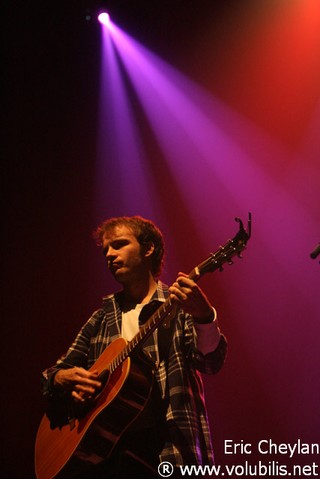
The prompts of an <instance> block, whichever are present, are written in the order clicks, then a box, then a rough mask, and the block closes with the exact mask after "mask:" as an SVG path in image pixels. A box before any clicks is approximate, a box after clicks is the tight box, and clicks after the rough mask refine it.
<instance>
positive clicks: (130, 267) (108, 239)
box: [102, 226, 149, 284]
mask: <svg viewBox="0 0 320 479" xmlns="http://www.w3.org/2000/svg"><path fill="white" fill-rule="evenodd" d="M102 249H103V254H104V256H105V258H106V260H107V264H108V268H109V269H110V271H111V273H112V275H113V276H114V278H115V279H116V280H117V281H119V283H122V284H126V283H129V282H130V281H133V280H135V279H138V278H139V277H140V276H141V275H142V274H143V273H144V272H145V271H147V270H148V269H149V261H147V256H148V255H147V253H144V252H143V251H142V247H141V245H140V243H139V242H138V240H137V238H136V237H135V235H134V233H133V232H132V231H131V229H129V228H127V227H126V226H116V227H115V228H114V229H113V230H112V231H110V232H108V233H105V234H104V236H103V241H102Z"/></svg>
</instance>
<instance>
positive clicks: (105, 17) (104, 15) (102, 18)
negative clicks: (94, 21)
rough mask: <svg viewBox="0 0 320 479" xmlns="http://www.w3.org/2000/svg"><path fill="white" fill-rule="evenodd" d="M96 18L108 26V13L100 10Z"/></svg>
mask: <svg viewBox="0 0 320 479" xmlns="http://www.w3.org/2000/svg"><path fill="white" fill-rule="evenodd" d="M98 20H99V22H100V23H102V24H103V25H105V26H108V25H109V24H110V15H109V14H108V13H107V12H102V13H100V14H99V16H98Z"/></svg>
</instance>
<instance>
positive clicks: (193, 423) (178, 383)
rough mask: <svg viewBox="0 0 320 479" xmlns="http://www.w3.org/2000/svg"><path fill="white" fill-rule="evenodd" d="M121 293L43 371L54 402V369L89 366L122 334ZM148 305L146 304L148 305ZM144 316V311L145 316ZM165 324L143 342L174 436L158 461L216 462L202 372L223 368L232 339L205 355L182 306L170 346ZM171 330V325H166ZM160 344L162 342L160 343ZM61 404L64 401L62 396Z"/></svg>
mask: <svg viewBox="0 0 320 479" xmlns="http://www.w3.org/2000/svg"><path fill="white" fill-rule="evenodd" d="M119 294H120V295H121V293H118V294H112V295H109V296H107V297H106V298H104V300H103V304H102V307H101V309H99V310H97V311H95V312H94V313H93V315H92V316H91V318H90V319H89V320H88V321H87V323H86V324H85V325H84V326H83V327H82V329H81V330H80V332H79V334H78V335H77V337H76V339H75V341H74V343H73V344H72V345H71V347H70V348H69V350H68V351H67V353H66V355H65V356H64V357H63V358H61V359H60V360H59V361H57V363H56V365H55V366H53V367H51V368H49V369H47V370H46V371H44V372H43V374H42V386H43V393H44V395H45V396H47V397H48V398H49V399H50V398H51V400H53V401H51V403H55V404H57V401H56V400H54V399H57V398H56V397H55V394H56V393H55V391H54V389H53V388H52V379H53V375H54V373H55V372H56V371H57V369H60V368H69V367H73V366H81V367H84V368H86V369H89V368H90V367H91V366H92V365H93V364H94V363H95V362H96V360H97V359H98V357H99V356H100V355H101V353H102V352H103V350H104V349H105V348H106V347H107V346H108V345H109V344H110V343H111V342H112V341H114V340H115V339H116V338H118V337H120V336H121V319H122V312H121V307H120V303H119ZM168 294H169V293H168V288H167V286H166V285H164V284H163V283H161V282H160V281H159V282H158V287H157V290H156V292H155V294H154V295H153V297H152V299H151V301H150V303H149V305H150V304H153V303H154V302H155V301H157V302H160V303H162V302H164V301H165V300H166V298H167V297H168ZM147 307H148V305H146V306H145V308H147ZM140 316H141V315H140ZM164 329H165V328H164V327H163V326H160V327H159V328H158V330H156V331H155V332H154V333H153V335H152V336H151V337H150V338H148V339H147V340H146V342H145V343H144V344H143V350H144V351H146V352H148V353H149V355H151V357H152V359H153V361H154V363H155V365H156V368H155V379H156V382H157V384H158V387H159V391H160V395H161V398H162V400H163V404H165V408H166V411H165V421H166V426H167V429H168V431H169V437H170V440H169V441H167V442H166V444H165V446H164V448H163V450H162V452H161V454H160V457H159V462H161V461H169V462H171V463H172V464H174V465H176V466H179V465H183V464H203V465H205V464H208V465H210V464H212V463H213V452H212V446H211V438H210V431H209V426H208V419H207V413H206V408H205V402H204V395H203V385H202V379H201V373H207V374H214V373H216V372H218V371H219V369H220V368H221V367H222V365H223V362H224V359H225V355H226V350H227V343H226V340H225V338H224V336H223V335H221V339H220V342H219V345H218V347H217V348H216V349H215V351H213V352H211V353H208V354H206V355H205V356H204V355H203V354H202V353H201V352H200V351H198V350H197V335H196V331H195V328H194V325H193V320H192V317H191V316H190V315H188V314H186V313H184V312H183V311H182V310H181V309H179V310H177V313H176V318H175V320H174V321H172V331H171V333H170V334H171V336H170V338H168V337H167V340H166V341H165V347H162V349H161V347H160V350H161V351H162V353H163V354H162V355H163V357H160V355H161V353H160V355H159V347H158V346H159V343H161V341H160V339H161V335H162V334H163V333H162V331H163V330H164ZM167 331H168V329H167ZM160 346H161V344H160ZM58 403H59V401H58Z"/></svg>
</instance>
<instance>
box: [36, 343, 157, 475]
mask: <svg viewBox="0 0 320 479" xmlns="http://www.w3.org/2000/svg"><path fill="white" fill-rule="evenodd" d="M125 345H126V341H125V340H124V339H122V338H118V339H116V340H115V341H114V342H113V343H111V345H110V346H109V347H108V348H107V349H105V351H104V352H103V353H102V354H101V356H100V357H99V358H98V360H97V361H96V363H95V364H94V366H93V367H92V368H91V369H92V370H93V369H97V370H98V373H99V374H100V373H102V372H103V371H105V370H106V369H108V365H110V363H111V362H112V360H113V359H114V358H115V357H116V356H117V355H118V354H119V353H120V352H121V351H122V350H123V348H124V347H125ZM152 382H153V371H152V369H151V368H150V365H148V366H147V365H145V364H143V363H141V364H140V363H138V362H135V361H132V360H131V358H130V357H128V358H127V359H125V361H123V362H122V363H121V364H120V365H119V366H118V367H117V368H116V369H115V370H114V372H113V373H112V374H110V376H109V378H108V380H107V382H106V384H105V386H104V387H103V389H102V390H101V392H100V393H99V395H98V396H97V397H96V398H95V399H94V401H93V403H92V407H90V408H88V410H87V411H86V412H85V413H84V414H82V415H81V416H80V417H78V418H75V419H74V421H72V422H70V424H66V425H64V426H62V427H56V428H54V429H52V428H51V425H50V420H49V419H48V417H47V416H46V415H44V417H43V418H42V421H41V423H40V426H39V429H38V433H37V437H36V446H35V470H36V476H37V479H52V478H54V477H55V476H56V475H57V474H58V473H59V472H60V471H61V470H62V469H63V468H64V467H65V466H66V464H67V463H68V462H69V460H70V459H71V457H72V456H75V457H79V458H81V457H83V458H85V459H86V460H90V461H91V462H94V463H97V462H100V461H101V460H103V459H106V458H108V457H109V456H110V454H111V452H112V450H113V448H114V447H115V445H116V444H117V442H118V440H119V439H120V437H121V436H122V434H123V432H124V431H126V429H127V428H128V427H129V426H130V424H132V423H133V422H134V420H135V419H136V418H137V417H138V415H139V414H140V412H141V411H142V410H143V408H144V407H145V405H146V403H147V401H148V399H149V396H150V394H151V386H152Z"/></svg>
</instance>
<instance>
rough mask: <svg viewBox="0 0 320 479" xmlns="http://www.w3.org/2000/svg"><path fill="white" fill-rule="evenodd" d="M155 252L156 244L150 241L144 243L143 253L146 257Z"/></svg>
mask: <svg viewBox="0 0 320 479" xmlns="http://www.w3.org/2000/svg"><path fill="white" fill-rule="evenodd" d="M153 252H154V244H153V243H151V242H149V243H146V244H144V245H143V254H144V256H145V257H146V258H148V257H150V256H151V255H152V253H153Z"/></svg>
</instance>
